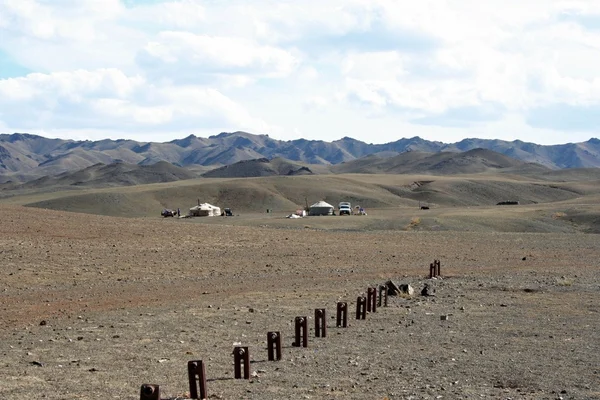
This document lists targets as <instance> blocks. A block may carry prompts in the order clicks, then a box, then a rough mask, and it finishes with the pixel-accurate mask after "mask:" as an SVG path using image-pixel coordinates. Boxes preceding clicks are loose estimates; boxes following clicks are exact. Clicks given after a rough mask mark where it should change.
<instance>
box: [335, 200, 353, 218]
mask: <svg viewBox="0 0 600 400" xmlns="http://www.w3.org/2000/svg"><path fill="white" fill-rule="evenodd" d="M338 210H339V214H340V215H352V204H350V203H348V202H347V201H342V202H341V203H340V204H339V205H338Z"/></svg>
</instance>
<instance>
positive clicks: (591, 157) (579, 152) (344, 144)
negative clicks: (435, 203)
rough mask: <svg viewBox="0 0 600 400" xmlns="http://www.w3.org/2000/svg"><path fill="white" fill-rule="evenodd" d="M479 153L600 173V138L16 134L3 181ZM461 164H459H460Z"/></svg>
mask: <svg viewBox="0 0 600 400" xmlns="http://www.w3.org/2000/svg"><path fill="white" fill-rule="evenodd" d="M478 148H481V149H486V150H492V151H494V152H496V153H500V154H503V155H505V156H508V157H510V158H513V159H517V160H520V161H523V162H526V163H536V164H540V165H543V166H545V167H548V168H551V169H563V168H597V167H600V140H598V139H596V138H592V139H590V140H588V141H586V142H582V143H568V144H561V145H552V146H544V145H538V144H534V143H527V142H523V141H520V140H515V141H512V142H509V141H503V140H488V139H473V138H471V139H464V140H461V141H460V142H456V143H442V142H437V141H428V140H425V139H422V138H419V137H412V138H403V139H399V140H397V141H395V142H390V143H385V144H368V143H365V142H362V141H359V140H355V139H352V138H349V137H344V138H342V139H340V140H336V141H333V142H325V141H320V140H306V139H297V140H291V141H282V140H276V139H272V138H270V137H269V136H268V135H254V134H251V133H247V132H231V133H228V132H223V133H220V134H218V135H214V136H210V137H208V138H201V137H197V136H194V135H189V136H187V137H185V138H183V139H177V140H172V141H170V142H164V143H157V142H137V141H134V140H125V139H120V140H109V139H106V140H100V141H87V140H86V141H73V140H63V139H48V138H44V137H41V136H37V135H32V134H25V133H14V134H0V175H14V176H28V177H31V176H37V177H41V176H45V175H56V174H60V173H63V172H66V171H77V170H81V169H83V168H87V167H90V166H92V165H94V164H98V163H102V164H111V163H114V162H123V163H128V164H140V165H151V164H154V163H156V162H159V161H166V162H168V163H171V164H174V165H177V166H181V167H190V166H213V167H221V166H224V165H230V164H234V163H236V162H239V161H246V160H253V159H261V158H266V159H268V160H272V159H276V158H281V159H286V160H289V161H291V162H299V163H302V164H303V165H308V164H320V165H339V164H341V163H344V162H345V163H348V162H351V161H354V160H358V159H361V158H363V157H366V156H369V155H375V156H377V155H378V154H380V155H381V157H382V158H388V157H389V156H390V155H394V154H404V153H407V152H413V153H414V152H425V153H459V152H465V151H470V150H474V149H478ZM453 162H458V160H457V159H454V161H453ZM441 167H443V165H442V166H441ZM4 180H5V181H6V180H7V179H4Z"/></svg>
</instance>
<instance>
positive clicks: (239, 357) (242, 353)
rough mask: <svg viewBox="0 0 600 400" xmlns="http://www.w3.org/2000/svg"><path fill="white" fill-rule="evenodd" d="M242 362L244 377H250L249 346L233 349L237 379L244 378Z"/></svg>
mask: <svg viewBox="0 0 600 400" xmlns="http://www.w3.org/2000/svg"><path fill="white" fill-rule="evenodd" d="M242 362H243V363H244V379H250V353H249V352H248V347H239V346H238V347H236V348H234V349H233V363H234V373H235V379H242Z"/></svg>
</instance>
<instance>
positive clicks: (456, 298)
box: [0, 172, 600, 400]
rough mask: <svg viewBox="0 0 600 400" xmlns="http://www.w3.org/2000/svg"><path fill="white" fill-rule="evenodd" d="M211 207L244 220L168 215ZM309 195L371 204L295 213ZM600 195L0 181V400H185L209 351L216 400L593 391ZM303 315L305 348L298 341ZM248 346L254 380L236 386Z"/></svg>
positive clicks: (551, 188) (337, 183) (549, 185)
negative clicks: (374, 294) (338, 313)
mask: <svg viewBox="0 0 600 400" xmlns="http://www.w3.org/2000/svg"><path fill="white" fill-rule="evenodd" d="M200 198H202V200H203V201H208V202H211V203H215V204H218V205H220V206H222V207H228V206H229V207H232V209H233V210H234V214H235V216H234V217H213V218H185V219H183V218H182V219H177V218H161V217H160V216H159V215H160V209H161V208H162V207H181V208H182V210H186V209H187V207H189V206H193V205H194V204H195V202H196V200H197V199H200ZM306 198H310V199H311V200H314V201H316V200H319V199H326V200H328V201H330V202H331V203H332V204H336V203H335V202H336V201H342V200H346V199H348V198H350V200H351V201H352V202H353V204H361V205H364V206H365V207H366V209H367V213H368V215H366V216H355V215H353V216H343V217H342V216H326V217H308V218H302V219H296V220H291V219H287V218H285V216H286V215H287V214H289V213H291V212H293V211H294V210H295V209H296V208H298V207H302V206H303V205H304V203H305V201H307V200H306ZM517 198H518V199H519V200H520V204H519V205H518V206H496V202H497V201H500V200H512V199H517ZM599 200H600V180H599V179H598V176H597V173H596V172H592V173H588V172H578V173H576V172H573V173H570V174H566V173H557V175H556V176H544V177H531V176H508V175H493V176H488V175H477V176H452V177H439V176H433V177H432V176H383V175H339V176H306V177H304V176H302V177H289V178H288V177H277V178H258V179H199V180H190V181H181V182H176V183H166V184H156V185H139V186H133V187H128V188H123V187H116V188H114V187H113V188H104V189H93V188H85V189H81V190H79V189H77V190H76V189H69V190H66V189H64V188H54V189H52V190H43V191H35V190H30V191H23V192H18V193H3V195H2V198H1V199H0V210H1V212H2V215H3V218H2V223H1V224H0V274H1V279H0V339H1V340H0V354H1V355H2V358H1V360H0V397H2V398H4V399H19V400H20V399H33V398H36V399H38V398H44V399H137V398H139V396H140V395H139V391H140V387H141V385H142V384H145V383H148V384H158V385H160V388H161V395H162V396H161V397H162V398H164V399H173V398H186V397H188V396H189V388H188V383H187V370H186V364H187V362H188V361H190V360H203V361H204V362H205V364H206V372H207V380H208V382H207V390H208V397H209V398H211V399H381V400H383V399H390V400H391V399H485V398H493V399H599V398H600V274H599V272H600V261H599V259H600V257H599V256H600V240H599V237H598V232H600V222H599V221H600V218H599V217H600V203H599ZM420 202H426V203H427V204H429V205H431V208H430V210H421V209H419V207H418V205H419V203H420ZM267 208H269V209H271V210H274V212H273V213H266V212H265V210H266V209H267ZM434 259H438V260H440V261H441V275H442V276H441V278H440V279H429V277H428V274H429V264H430V263H431V262H432V261H433V260H434ZM388 280H393V281H394V282H396V283H398V284H410V285H411V286H412V287H414V289H415V293H414V294H413V295H412V296H408V295H403V296H390V298H389V304H388V307H381V308H378V309H377V312H374V313H369V314H368V315H367V318H366V319H365V320H356V319H355V317H354V310H355V308H354V307H355V304H356V299H357V297H358V296H361V295H363V294H364V293H365V292H366V290H367V288H369V287H374V286H377V285H381V284H384V283H385V282H386V281H388ZM425 284H428V285H430V287H431V288H433V289H435V295H434V296H422V295H421V294H420V292H421V289H422V288H423V287H424V286H425ZM338 301H346V302H348V304H349V315H348V317H349V326H348V327H347V328H341V327H336V326H335V325H336V324H335V307H336V304H337V302H338ZM315 308H325V309H326V310H327V321H328V331H327V337H325V338H316V337H315V336H314V327H313V325H312V324H313V322H314V320H313V317H314V310H315ZM296 316H306V317H307V318H308V319H309V325H308V326H309V341H308V347H307V348H298V347H293V346H291V344H292V341H293V334H294V325H293V322H294V318H295V317H296ZM442 317H443V318H442ZM268 331H279V332H281V335H282V337H283V349H282V352H283V355H282V360H280V361H267V349H266V333H267V332H268ZM235 345H242V346H248V347H249V352H250V359H251V362H250V368H251V373H252V376H251V377H250V379H249V380H244V379H241V380H236V379H233V358H232V350H233V347H234V346H235Z"/></svg>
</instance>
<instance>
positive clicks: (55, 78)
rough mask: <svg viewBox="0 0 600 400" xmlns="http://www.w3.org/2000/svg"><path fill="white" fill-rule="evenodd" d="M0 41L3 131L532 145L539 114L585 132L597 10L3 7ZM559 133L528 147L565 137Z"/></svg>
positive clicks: (121, 1)
mask: <svg viewBox="0 0 600 400" xmlns="http://www.w3.org/2000/svg"><path fill="white" fill-rule="evenodd" d="M0 37H2V40H1V41H0V68H1V67H2V65H3V64H2V62H3V59H2V57H3V54H5V55H6V58H7V59H10V60H11V62H14V63H16V64H18V66H20V67H23V68H24V69H26V70H29V71H34V73H33V74H29V75H27V76H25V77H20V78H15V79H2V78H3V77H2V70H1V69H0V95H2V98H0V105H1V106H2V107H1V108H0V113H1V114H0V120H1V121H0V123H2V122H3V123H4V125H5V126H6V129H16V128H17V127H19V128H27V129H29V130H33V132H32V133H36V132H42V131H43V132H65V131H64V129H75V130H79V131H81V132H84V131H85V132H94V135H97V134H99V132H102V131H105V132H107V135H108V134H112V133H109V132H115V130H116V131H120V132H122V134H123V135H125V136H127V135H129V134H132V135H133V134H137V132H140V131H142V130H148V131H154V132H158V131H161V132H185V131H186V130H189V131H194V132H198V131H206V132H208V133H211V132H210V130H211V129H213V128H214V129H227V128H231V130H238V129H239V130H249V131H252V130H257V131H262V132H273V133H277V134H281V135H282V136H286V137H287V138H289V135H291V134H292V133H293V132H304V134H305V135H307V136H310V135H313V132H314V135H316V136H317V137H321V138H324V139H335V138H337V137H341V136H354V137H360V136H361V135H363V134H364V130H368V127H369V126H379V125H378V124H379V123H382V124H383V122H382V121H385V125H381V126H382V127H383V126H385V127H388V129H389V130H390V131H393V132H395V133H394V135H397V136H398V135H406V136H413V135H414V133H417V132H422V133H423V134H428V135H429V134H431V135H433V138H436V139H439V140H444V137H445V136H444V135H446V137H451V136H452V137H454V136H455V135H457V134H459V133H457V132H460V130H457V128H456V123H457V121H461V123H462V122H465V125H464V126H463V127H462V128H463V129H467V128H466V126H469V127H472V129H476V131H468V132H467V131H465V134H467V133H468V134H469V135H475V136H477V135H476V134H477V132H480V134H481V135H484V134H488V133H490V134H491V133H492V132H493V133H494V134H498V135H505V136H506V135H508V133H503V132H511V133H510V134H511V135H513V134H516V135H518V134H519V133H520V132H521V133H522V134H523V135H537V134H538V133H539V132H542V131H539V130H536V128H531V127H528V126H527V123H530V124H534V122H533V121H534V120H536V118H537V120H538V121H539V120H540V119H541V118H542V117H540V116H543V115H545V114H544V113H548V112H549V111H548V110H551V111H552V112H553V113H560V112H562V111H561V110H563V111H564V112H565V113H566V114H565V115H568V116H569V118H571V119H578V120H580V119H583V122H581V123H579V122H578V124H575V125H576V126H577V127H580V128H581V130H584V131H585V130H586V129H587V131H588V132H589V131H590V129H593V128H594V127H595V126H596V123H595V122H594V121H595V120H594V119H593V118H590V123H589V124H588V125H587V126H586V124H585V119H586V117H585V116H586V115H591V114H592V113H593V112H595V110H598V112H600V78H598V72H597V71H598V70H599V69H600V2H598V1H595V0H572V1H571V0H529V1H527V2H522V1H520V0H502V1H500V0H490V1H481V0H446V1H439V0H422V1H413V0H373V1H370V2H364V1H362V0H328V1H325V2H324V1H319V0H306V1H302V2H292V1H288V0H284V1H275V0H256V1H253V2H247V1H244V0H231V1H227V2H214V1H208V0H168V1H159V2H150V3H146V4H142V3H141V2H133V5H131V4H129V2H126V1H125V0H0ZM578 108H581V110H582V111H581V112H578ZM315 111H322V112H315ZM307 113H308V114H307ZM328 113H331V114H328ZM586 113H587V114H586ZM308 115H310V117H307V116H308ZM327 115H335V119H336V120H335V121H328V120H326V119H321V117H322V118H326V117H327ZM531 115H534V116H537V117H536V118H532V117H531ZM332 118H333V117H332ZM344 121H353V122H352V124H348V125H346V124H345V122H344ZM469 122H470V123H469ZM425 123H427V124H432V125H427V126H424V125H423V124H425ZM552 123H553V122H552V121H549V122H548V124H546V125H551V124H552ZM538 125H539V123H538ZM566 125H567V124H565V123H558V122H557V123H556V124H555V125H554V126H555V131H553V132H555V134H554V133H553V134H549V133H548V132H549V131H548V130H544V131H543V132H544V133H543V134H540V136H539V137H540V138H541V140H545V139H546V138H550V137H553V138H558V137H562V138H564V139H563V141H569V140H571V138H572V137H573V134H574V133H573V132H569V131H568V126H566ZM342 126H344V128H343V129H342V128H341V127H342ZM346 126H347V127H346ZM498 126H501V127H502V129H496V128H494V127H498ZM296 129H299V130H296ZM377 129H379V128H377ZM377 129H376V130H377ZM469 129H471V128H469ZM577 129H579V128H577ZM340 130H343V132H341V131H340ZM383 130H384V129H379V130H378V132H379V133H378V135H379V138H380V139H376V138H374V136H373V134H366V135H367V136H368V137H369V139H370V140H371V141H373V140H376V141H383V140H387V138H388V136H387V135H388V134H387V133H384V132H383ZM550 131H551V130H550ZM536 132H537V133H536ZM561 132H562V136H560V135H561ZM436 135H437V137H435V136H436ZM384 137H385V138H386V139H384ZM171 138H172V136H171V137H165V140H168V139H171ZM522 139H524V140H528V138H527V137H522Z"/></svg>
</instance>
